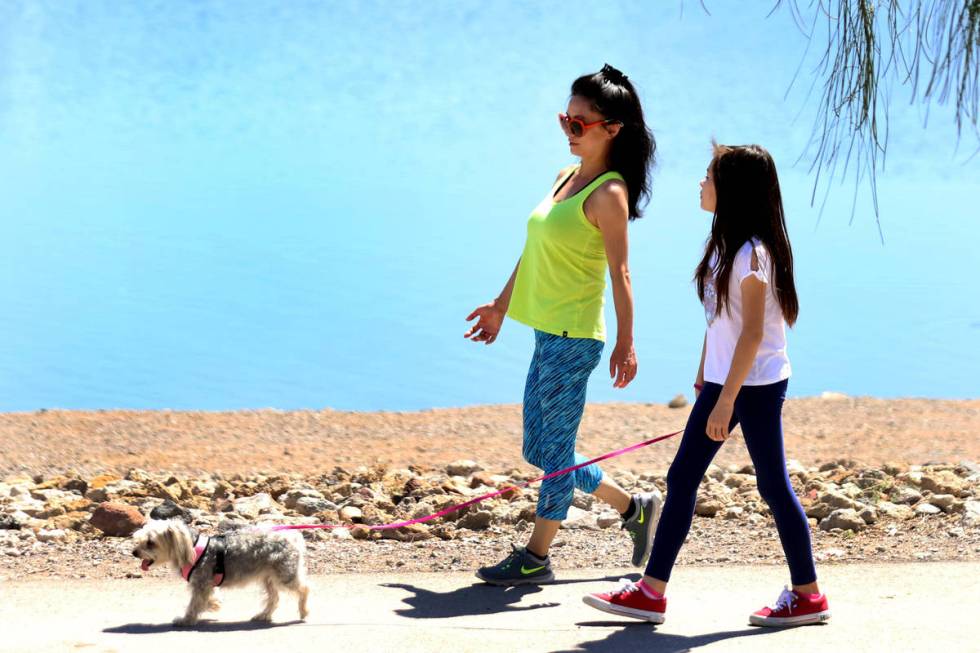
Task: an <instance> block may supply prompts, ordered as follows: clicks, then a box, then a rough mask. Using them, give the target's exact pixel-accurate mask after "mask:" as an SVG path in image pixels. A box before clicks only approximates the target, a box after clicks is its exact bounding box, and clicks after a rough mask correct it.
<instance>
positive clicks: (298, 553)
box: [133, 519, 310, 626]
mask: <svg viewBox="0 0 980 653" xmlns="http://www.w3.org/2000/svg"><path fill="white" fill-rule="evenodd" d="M198 535H199V534H198V532H197V531H196V530H194V529H193V528H191V527H190V526H188V525H187V524H186V523H184V522H183V521H181V520H179V519H166V520H159V519H152V520H150V521H148V522H147V523H146V525H145V526H143V527H142V528H141V529H139V530H138V531H136V532H135V533H134V534H133V540H134V546H133V555H134V556H135V557H137V558H139V559H140V560H142V561H143V562H142V569H143V570H144V571H145V570H147V569H149V568H150V566H152V565H154V564H157V563H161V564H169V565H170V566H171V567H173V568H174V570H175V571H176V573H177V575H178V577H183V576H182V574H181V570H182V569H187V568H189V567H190V566H191V565H193V571H191V573H190V577H189V578H188V585H189V586H190V589H191V600H190V603H189V604H188V605H187V610H186V612H185V613H184V614H183V615H182V616H179V617H177V618H175V619H174V624H176V625H178V626H184V625H192V624H195V623H197V621H198V618H199V616H200V614H201V613H202V612H207V611H215V610H218V609H219V608H220V607H221V604H220V602H219V601H218V598H217V596H216V595H215V594H216V590H217V588H216V587H215V583H216V580H217V578H218V577H217V576H216V575H215V574H216V571H215V570H216V567H218V563H219V560H220V558H222V557H223V563H224V580H223V582H222V583H221V586H222V587H235V586H239V585H245V584H248V583H251V582H258V583H261V584H262V586H263V587H264V588H265V592H266V601H265V606H264V607H263V609H262V611H261V612H259V613H258V614H257V615H255V616H254V617H252V620H253V621H271V619H272V613H273V612H274V611H275V609H276V606H277V605H278V604H279V590H282V589H286V590H289V591H291V592H294V593H295V594H296V595H297V597H298V599H299V615H300V618H301V619H306V615H307V614H308V611H307V609H306V599H307V597H308V596H309V593H310V588H309V586H308V585H307V583H306V544H305V543H304V541H303V536H302V535H300V534H299V532H297V531H276V532H272V531H263V530H259V529H251V528H241V529H237V530H228V531H225V532H224V533H222V534H221V535H220V536H218V537H212V538H211V541H210V542H209V544H208V546H207V549H205V551H204V553H203V554H202V555H201V557H200V559H199V560H197V561H196V564H195V559H196V558H197V555H196V552H195V550H194V545H195V543H196V542H197V540H198ZM221 552H223V553H221Z"/></svg>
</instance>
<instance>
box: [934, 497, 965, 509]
mask: <svg viewBox="0 0 980 653" xmlns="http://www.w3.org/2000/svg"><path fill="white" fill-rule="evenodd" d="M929 503H931V504H932V505H934V506H936V507H937V508H939V509H940V510H942V511H943V512H953V511H954V509H955V508H956V507H957V506H959V504H960V502H959V501H958V500H957V499H956V497H954V496H953V495H952V494H934V495H932V496H931V497H929Z"/></svg>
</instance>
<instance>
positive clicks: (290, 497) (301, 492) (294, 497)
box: [276, 487, 324, 510]
mask: <svg viewBox="0 0 980 653" xmlns="http://www.w3.org/2000/svg"><path fill="white" fill-rule="evenodd" d="M304 497H308V498H313V499H323V498H324V496H323V494H322V493H321V492H320V491H319V490H314V489H313V488H310V487H301V488H293V489H291V490H289V491H288V492H283V493H282V494H280V495H279V496H277V497H276V501H278V502H279V503H281V504H282V505H283V506H284V507H286V508H287V509H289V510H295V509H296V502H298V501H299V500H300V499H302V498H304Z"/></svg>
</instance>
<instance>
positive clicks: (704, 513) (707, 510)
mask: <svg viewBox="0 0 980 653" xmlns="http://www.w3.org/2000/svg"><path fill="white" fill-rule="evenodd" d="M724 508H725V504H724V503H722V502H721V501H719V500H718V499H715V498H712V497H699V498H698V502H697V503H696V504H695V506H694V513H695V514H696V515H697V516H698V517H714V516H715V515H717V514H718V512H719V511H721V510H723V509H724Z"/></svg>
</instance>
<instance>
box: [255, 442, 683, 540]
mask: <svg viewBox="0 0 980 653" xmlns="http://www.w3.org/2000/svg"><path fill="white" fill-rule="evenodd" d="M680 433H683V431H674V432H673V433H668V434H667V435H661V436H659V437H656V438H651V439H650V440H645V441H643V442H640V443H638V444H634V445H632V446H629V447H626V448H625V449H619V450H618V451H612V452H610V453H606V454H603V455H601V456H599V457H598V458H593V459H592V460H586V461H585V462H583V463H579V464H577V465H572V466H571V467H566V468H565V469H561V470H558V471H557V472H551V473H550V474H545V475H544V476H539V477H537V478H532V479H531V480H530V481H524V482H523V483H519V484H517V485H511V486H509V487H506V488H504V489H503V490H497V491H496V492H490V493H488V494H484V495H481V496H478V497H476V498H475V499H470V500H469V501H467V502H465V503H460V504H457V505H454V506H449V507H448V508H444V509H442V510H440V511H439V512H437V513H434V514H431V515H426V516H425V517H419V518H418V519H409V520H408V521H400V522H394V523H392V524H377V525H375V526H367V528H369V529H370V530H372V531H383V530H389V529H392V528H402V527H403V526H411V525H412V524H421V523H422V522H427V521H430V520H432V519H436V518H437V517H443V516H445V515H449V514H452V513H454V512H457V511H459V510H462V509H463V508H466V507H468V506H472V505H474V504H477V503H480V502H482V501H486V500H487V499H492V498H493V497H497V496H500V495H501V494H506V493H507V492H510V491H511V490H513V489H515V488H524V487H527V486H528V485H531V484H532V483H537V482H538V481H546V480H548V479H549V478H554V477H556V476H561V475H562V474H569V473H571V472H574V471H575V470H576V469H582V468H583V467H588V466H589V465H594V464H595V463H598V462H602V461H603V460H609V459H610V458H615V457H617V456H622V455H623V454H627V453H629V452H631V451H636V450H637V449H642V448H643V447H647V446H650V445H651V444H654V443H655V442H660V441H661V440H666V439H667V438H672V437H674V436H675V435H678V434H680ZM351 526H352V524H281V525H279V526H267V527H264V526H260V527H259V528H262V529H263V530H271V531H298V530H311V529H321V528H350V527H351Z"/></svg>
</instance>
